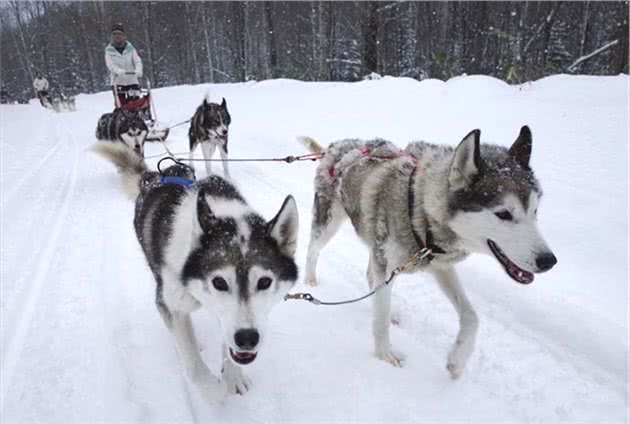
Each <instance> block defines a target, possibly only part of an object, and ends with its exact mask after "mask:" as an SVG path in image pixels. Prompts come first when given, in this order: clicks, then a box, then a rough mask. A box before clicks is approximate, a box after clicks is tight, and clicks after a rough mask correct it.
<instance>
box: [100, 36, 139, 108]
mask: <svg viewBox="0 0 630 424" xmlns="http://www.w3.org/2000/svg"><path fill="white" fill-rule="evenodd" d="M105 64H106V65H107V69H109V72H110V80H111V84H112V91H113V90H114V86H116V89H117V90H118V98H119V102H120V103H119V104H122V103H124V100H125V95H124V93H125V92H126V91H128V90H139V89H140V82H139V78H142V60H141V59H140V56H138V52H137V51H136V49H135V47H134V46H133V45H132V44H131V43H130V42H129V41H127V35H126V34H125V30H124V28H123V26H122V25H121V24H114V25H113V26H112V39H111V42H110V43H109V44H108V45H107V47H105ZM114 95H115V91H114Z"/></svg>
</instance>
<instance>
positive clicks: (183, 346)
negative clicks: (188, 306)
mask: <svg viewBox="0 0 630 424" xmlns="http://www.w3.org/2000/svg"><path fill="white" fill-rule="evenodd" d="M170 322H171V326H170V329H171V332H172V333H173V337H174V338H175V344H176V345H177V349H178V350H179V354H180V356H181V359H182V362H183V363H184V368H185V369H186V373H187V375H188V377H189V378H190V379H191V380H192V382H193V383H194V384H195V386H197V389H198V390H199V392H200V393H201V396H202V397H203V398H204V400H206V401H207V402H210V403H220V402H223V400H224V399H225V396H226V395H227V385H226V384H225V382H223V381H221V380H219V379H218V378H217V377H215V376H214V375H213V374H212V372H210V369H208V366H207V365H206V364H205V362H203V359H202V358H201V354H200V352H199V346H198V344H197V338H196V337H195V332H194V330H193V326H192V321H191V319H190V314H188V313H183V312H172V315H171V321H170Z"/></svg>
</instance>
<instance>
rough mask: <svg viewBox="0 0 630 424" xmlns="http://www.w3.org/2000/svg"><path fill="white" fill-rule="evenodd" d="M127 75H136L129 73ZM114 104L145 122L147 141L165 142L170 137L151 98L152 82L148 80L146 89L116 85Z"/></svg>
mask: <svg viewBox="0 0 630 424" xmlns="http://www.w3.org/2000/svg"><path fill="white" fill-rule="evenodd" d="M126 74H127V75H134V73H133V72H127V73H126ZM114 102H115V105H116V109H122V110H125V111H129V112H135V113H137V114H139V115H140V117H141V118H142V119H143V120H144V122H145V124H146V126H147V128H148V131H149V132H148V134H147V137H146V139H145V141H159V142H164V141H165V140H166V137H168V133H169V128H168V127H167V126H165V125H162V124H160V123H159V122H158V121H157V112H156V110H155V104H154V103H153V98H152V97H151V82H150V81H149V80H148V79H147V80H146V88H129V87H124V86H121V85H114Z"/></svg>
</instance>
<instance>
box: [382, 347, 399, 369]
mask: <svg viewBox="0 0 630 424" xmlns="http://www.w3.org/2000/svg"><path fill="white" fill-rule="evenodd" d="M376 357H377V358H378V359H380V360H381V361H385V362H387V363H388V364H390V365H392V366H394V367H396V368H402V366H403V359H404V358H403V357H402V355H400V354H395V353H394V352H392V351H391V350H390V349H387V350H383V351H379V352H376Z"/></svg>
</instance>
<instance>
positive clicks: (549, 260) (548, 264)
mask: <svg viewBox="0 0 630 424" xmlns="http://www.w3.org/2000/svg"><path fill="white" fill-rule="evenodd" d="M556 263H558V259H556V256H555V255H554V254H553V253H551V252H549V253H543V254H542V255H538V257H537V258H536V266H537V267H538V269H539V270H540V271H541V272H544V271H549V270H550V269H551V268H553V266H554V265H555V264H556Z"/></svg>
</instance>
